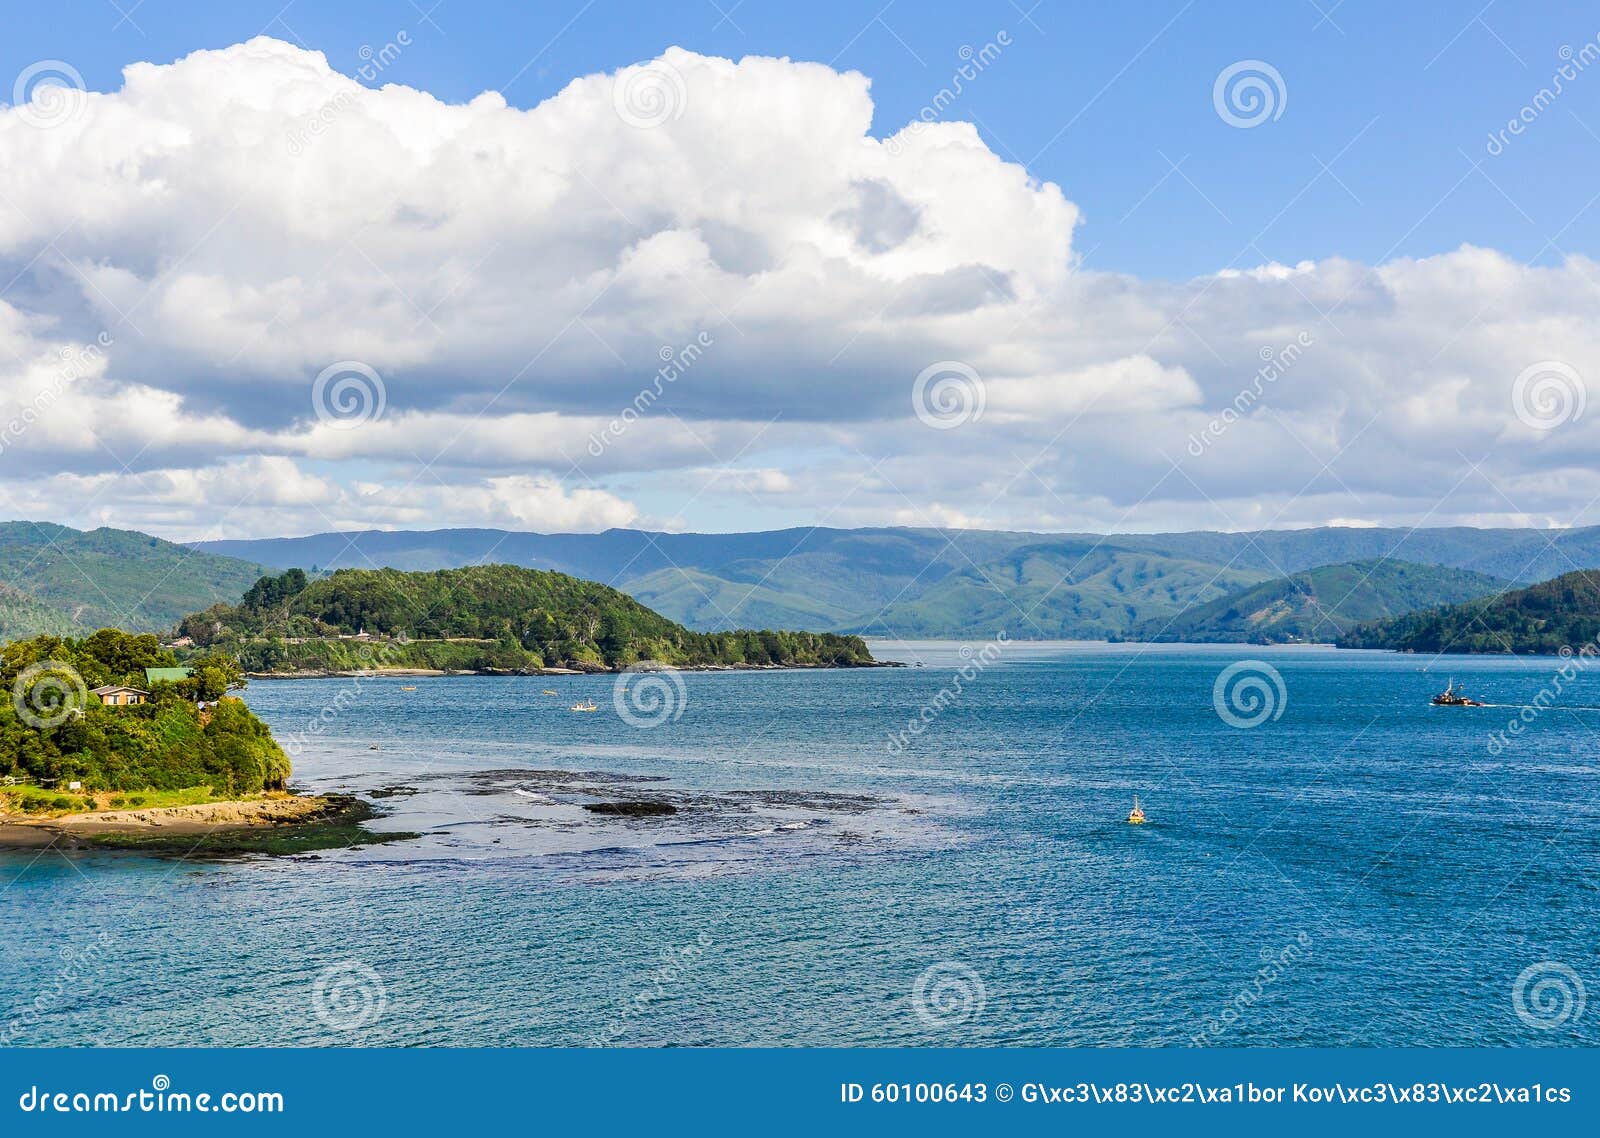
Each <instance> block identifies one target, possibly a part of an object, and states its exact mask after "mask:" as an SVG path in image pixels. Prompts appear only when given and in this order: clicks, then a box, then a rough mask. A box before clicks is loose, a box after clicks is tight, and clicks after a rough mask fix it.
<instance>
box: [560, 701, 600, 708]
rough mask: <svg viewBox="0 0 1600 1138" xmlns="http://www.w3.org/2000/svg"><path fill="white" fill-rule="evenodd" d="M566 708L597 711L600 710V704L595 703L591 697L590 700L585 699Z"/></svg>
mask: <svg viewBox="0 0 1600 1138" xmlns="http://www.w3.org/2000/svg"><path fill="white" fill-rule="evenodd" d="M567 710H568V711H599V710H600V705H599V704H597V703H595V702H594V700H592V699H591V700H587V701H585V702H581V703H575V704H573V705H572V706H571V707H569V708H567Z"/></svg>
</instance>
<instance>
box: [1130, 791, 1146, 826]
mask: <svg viewBox="0 0 1600 1138" xmlns="http://www.w3.org/2000/svg"><path fill="white" fill-rule="evenodd" d="M1128 824H1129V825H1132V826H1142V825H1144V808H1143V807H1142V806H1140V805H1139V796H1138V795H1137V794H1135V795H1134V796H1133V809H1132V810H1130V811H1128Z"/></svg>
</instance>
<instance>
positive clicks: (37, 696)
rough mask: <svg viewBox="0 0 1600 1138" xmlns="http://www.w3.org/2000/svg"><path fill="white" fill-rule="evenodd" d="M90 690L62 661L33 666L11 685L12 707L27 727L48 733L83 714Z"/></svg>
mask: <svg viewBox="0 0 1600 1138" xmlns="http://www.w3.org/2000/svg"><path fill="white" fill-rule="evenodd" d="M88 702H89V689H88V687H87V686H86V685H85V684H84V682H83V677H82V676H80V675H79V674H78V669H76V668H74V667H73V666H72V665H71V664H68V663H64V662H63V661H61V660H40V661H39V662H38V663H36V664H29V665H28V666H27V667H26V668H24V669H22V671H21V672H20V673H19V674H18V675H17V679H16V682H15V683H13V684H12V685H11V706H13V707H15V708H16V709H17V717H18V718H19V719H21V720H22V721H23V722H24V723H26V724H28V725H30V726H32V727H37V728H38V729H39V730H41V731H48V730H50V729H51V728H52V727H59V726H61V725H62V724H63V723H65V722H66V721H67V720H68V719H71V718H72V717H73V716H74V715H80V714H82V712H83V708H84V705H85V704H87V703H88Z"/></svg>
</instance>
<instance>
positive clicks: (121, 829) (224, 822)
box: [0, 794, 411, 857]
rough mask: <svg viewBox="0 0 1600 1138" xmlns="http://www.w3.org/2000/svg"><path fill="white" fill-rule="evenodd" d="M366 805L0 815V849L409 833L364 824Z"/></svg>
mask: <svg viewBox="0 0 1600 1138" xmlns="http://www.w3.org/2000/svg"><path fill="white" fill-rule="evenodd" d="M372 816H373V810H372V808H371V807H370V806H369V805H367V804H366V803H364V802H361V801H360V800H359V799H355V798H352V797H349V796H345V795H321V796H318V795H294V794H282V795H273V796H269V797H264V798H253V799H248V800H245V801H240V802H203V803H199V804H196V805H192V806H161V807H152V808H149V809H140V810H94V811H89V812H86V813H82V814H67V815H62V816H60V817H54V818H37V817H32V816H29V815H26V814H5V815H0V851H3V850H29V849H47V848H52V847H53V848H56V849H66V850H88V849H115V850H128V851H133V852H143V853H153V854H160V855H183V856H188V855H195V856H201V857H207V856H212V857H214V856H230V855H237V854H245V853H299V852H304V851H307V850H312V849H327V848H330V847H332V846H343V845H357V844H362V843H363V842H366V841H377V840H388V839H391V838H396V837H409V836H411V835H388V834H385V835H377V834H372V833H370V832H369V831H367V830H365V829H364V828H362V826H361V823H362V822H364V821H366V820H367V819H368V818H371V817H372Z"/></svg>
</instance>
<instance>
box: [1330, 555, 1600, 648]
mask: <svg viewBox="0 0 1600 1138" xmlns="http://www.w3.org/2000/svg"><path fill="white" fill-rule="evenodd" d="M1597 637H1600V570H1579V571H1578V572H1575V573H1564V574H1562V575H1561V576H1559V577H1556V578H1554V579H1553V580H1549V581H1544V582H1541V583H1540V584H1537V585H1531V586H1529V587H1528V588H1526V589H1516V590H1513V591H1512V592H1509V593H1505V594H1503V595H1499V596H1494V597H1490V598H1486V599H1481V600H1475V601H1468V602H1466V603H1464V604H1456V605H1447V606H1444V607H1440V608H1429V609H1423V610H1421V611H1418V612H1411V613H1406V614H1405V615H1403V616H1396V617H1393V618H1391V619H1389V620H1381V621H1377V622H1374V623H1372V624H1366V625H1362V626H1361V627H1359V628H1356V629H1353V630H1351V631H1350V632H1348V633H1346V634H1345V635H1344V636H1342V637H1340V638H1339V644H1340V646H1341V647H1344V648H1392V649H1395V650H1397V651H1401V652H1469V653H1487V654H1493V655H1543V656H1549V655H1555V654H1557V653H1560V652H1562V651H1563V649H1567V650H1570V651H1571V652H1573V653H1578V654H1581V655H1583V656H1585V657H1588V656H1591V655H1593V654H1594V653H1595V650H1596V649H1597V648H1600V644H1597V643H1596V638H1597Z"/></svg>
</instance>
